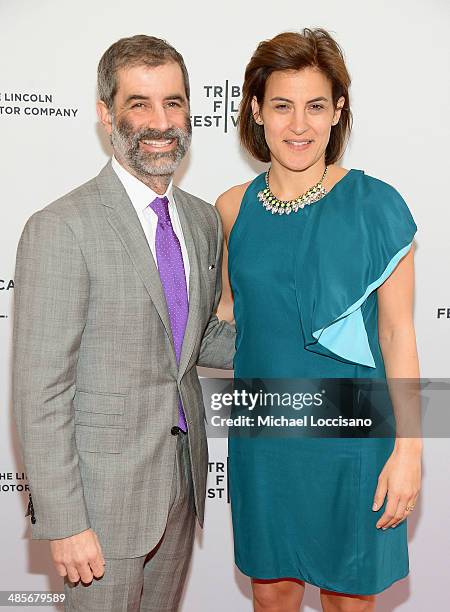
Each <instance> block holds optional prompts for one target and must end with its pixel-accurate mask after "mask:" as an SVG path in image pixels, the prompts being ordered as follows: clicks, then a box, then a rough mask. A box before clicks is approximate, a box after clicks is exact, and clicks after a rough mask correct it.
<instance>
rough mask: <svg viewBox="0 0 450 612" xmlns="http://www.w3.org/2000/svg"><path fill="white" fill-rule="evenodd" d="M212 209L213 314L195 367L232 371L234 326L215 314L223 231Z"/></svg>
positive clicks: (217, 214) (217, 300) (219, 287)
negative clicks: (214, 237)
mask: <svg viewBox="0 0 450 612" xmlns="http://www.w3.org/2000/svg"><path fill="white" fill-rule="evenodd" d="M212 208H213V210H214V213H215V215H216V222H217V251H216V290H215V297H214V307H213V314H212V315H211V318H210V319H209V321H208V325H207V326H206V329H205V331H204V334H203V338H202V342H201V345H200V353H199V357H198V361H197V365H199V366H203V367H206V368H219V369H223V370H232V369H233V359H234V353H235V342H236V329H235V326H234V324H230V323H228V322H227V321H220V320H219V319H218V317H217V315H216V314H215V313H216V311H217V307H218V305H219V301H220V296H221V293H222V252H223V229H222V221H221V219H220V216H219V213H218V212H217V210H216V209H215V208H214V207H212Z"/></svg>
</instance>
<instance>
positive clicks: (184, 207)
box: [173, 187, 201, 379]
mask: <svg viewBox="0 0 450 612" xmlns="http://www.w3.org/2000/svg"><path fill="white" fill-rule="evenodd" d="M173 196H174V200H175V205H176V207H177V212H178V216H179V218H180V223H181V227H182V230H183V236H184V241H185V243H186V250H187V253H188V257H189V267H190V273H189V315H188V320H187V324H186V330H185V332H184V340H183V346H182V349H181V356H180V363H179V366H178V379H181V377H182V376H183V374H184V373H185V371H186V369H187V367H188V365H189V362H190V359H191V357H192V352H193V350H194V345H195V341H196V339H197V335H198V334H199V333H200V330H199V328H198V325H199V320H200V316H199V306H200V299H201V298H200V292H201V285H200V253H199V240H198V232H199V229H198V226H197V223H198V222H197V219H196V217H195V213H194V210H193V207H192V206H190V204H189V202H188V200H187V199H186V196H185V195H184V194H183V193H182V192H181V191H180V190H179V189H177V188H176V187H174V190H173Z"/></svg>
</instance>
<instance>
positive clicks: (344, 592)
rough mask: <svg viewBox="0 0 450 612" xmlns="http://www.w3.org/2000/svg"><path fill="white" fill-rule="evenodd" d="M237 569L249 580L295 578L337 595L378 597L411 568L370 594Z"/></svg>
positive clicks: (302, 578)
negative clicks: (258, 574)
mask: <svg viewBox="0 0 450 612" xmlns="http://www.w3.org/2000/svg"><path fill="white" fill-rule="evenodd" d="M236 567H237V568H238V569H239V570H240V571H241V572H242V573H243V574H244V575H245V576H247V577H248V578H254V579H255V580H283V579H289V578H291V579H292V578H293V579H295V580H303V581H304V582H306V583H308V584H311V585H312V586H316V587H318V588H320V589H326V590H327V591H334V592H335V593H342V594H343V595H378V594H379V593H382V592H383V591H385V590H386V589H388V588H389V587H391V586H392V585H393V584H395V583H396V582H398V581H399V580H403V579H404V578H406V577H407V576H409V573H410V572H409V568H408V571H407V572H406V574H403V575H401V576H399V577H398V578H394V580H392V581H391V582H389V583H388V584H386V586H383V587H381V588H377V589H376V590H370V592H367V591H354V590H348V589H339V590H338V589H336V588H332V587H331V586H325V585H324V584H319V583H318V582H313V581H312V580H308V579H307V578H304V577H303V576H301V575H297V576H292V575H288V574H283V575H282V576H255V575H254V574H252V573H250V572H247V571H244V570H243V569H242V568H241V567H240V566H239V565H238V564H237V563H236Z"/></svg>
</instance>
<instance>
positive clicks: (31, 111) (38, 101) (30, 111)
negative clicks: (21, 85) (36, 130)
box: [0, 91, 78, 119]
mask: <svg viewBox="0 0 450 612" xmlns="http://www.w3.org/2000/svg"><path fill="white" fill-rule="evenodd" d="M77 114H78V108H70V107H63V106H55V105H54V96H53V94H48V93H26V92H25V93H23V92H11V91H4V92H0V117H5V116H25V117H48V118H50V119H53V118H54V117H67V118H72V119H73V118H75V117H76V116H77Z"/></svg>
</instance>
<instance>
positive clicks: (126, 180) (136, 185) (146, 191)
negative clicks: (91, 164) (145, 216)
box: [111, 155, 173, 212]
mask: <svg viewBox="0 0 450 612" xmlns="http://www.w3.org/2000/svg"><path fill="white" fill-rule="evenodd" d="M111 166H112V168H113V170H114V172H115V173H116V174H117V176H118V178H119V180H120V182H121V183H122V185H123V186H124V187H125V191H126V192H127V194H128V197H129V198H130V200H131V202H132V204H133V206H134V208H135V209H136V211H137V212H143V211H144V210H145V209H146V208H147V207H148V205H149V204H151V203H152V202H153V200H154V199H155V198H163V197H164V196H166V197H167V199H168V200H169V207H172V206H173V181H172V180H171V181H170V183H169V185H168V187H167V189H166V192H165V193H164V194H163V195H160V194H159V193H156V192H155V191H153V189H150V187H147V185H146V184H145V183H143V182H142V181H140V180H139V179H137V178H136V177H135V176H133V175H132V174H131V173H130V172H128V170H126V169H125V168H124V167H123V166H122V165H121V164H120V163H119V162H118V161H117V159H116V157H115V156H114V155H113V157H112V159H111Z"/></svg>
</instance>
